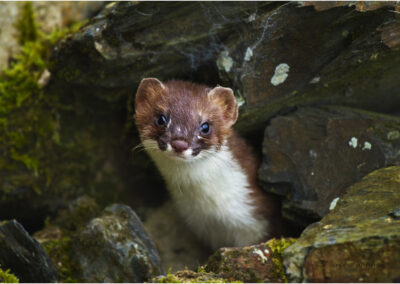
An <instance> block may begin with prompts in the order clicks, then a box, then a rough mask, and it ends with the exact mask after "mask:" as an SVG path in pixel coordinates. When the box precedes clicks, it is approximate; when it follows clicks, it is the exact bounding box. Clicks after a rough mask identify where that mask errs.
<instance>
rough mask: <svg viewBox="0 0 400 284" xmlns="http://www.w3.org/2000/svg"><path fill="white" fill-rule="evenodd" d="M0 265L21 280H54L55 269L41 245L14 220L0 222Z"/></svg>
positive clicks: (55, 279)
mask: <svg viewBox="0 0 400 284" xmlns="http://www.w3.org/2000/svg"><path fill="white" fill-rule="evenodd" d="M0 265H1V266H2V267H4V268H8V269H11V271H12V273H13V274H15V275H16V276H17V277H18V278H19V279H20V281H21V282H56V281H57V270H56V268H55V267H54V264H53V263H52V261H51V260H50V258H49V256H48V255H47V254H46V252H45V251H44V249H43V248H42V246H41V245H40V244H39V243H38V242H37V241H36V240H35V239H34V238H32V237H31V236H30V235H29V234H28V232H27V231H25V229H24V228H23V227H22V226H21V224H19V223H18V222H17V221H16V220H11V221H3V222H1V223H0Z"/></svg>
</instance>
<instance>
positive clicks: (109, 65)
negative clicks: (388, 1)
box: [51, 2, 400, 133]
mask: <svg viewBox="0 0 400 284" xmlns="http://www.w3.org/2000/svg"><path fill="white" fill-rule="evenodd" d="M353 6H354V5H346V6H342V7H335V8H332V9H326V10H323V11H318V10H315V9H314V7H312V6H307V7H302V6H301V5H299V4H298V3H285V2H275V3H267V2H235V3H231V4H230V5H226V4H225V3H221V2H188V3H179V4H171V3H168V4H167V3H158V4H157V5H154V4H153V3H149V2H140V3H136V2H135V3H133V2H129V3H128V2H123V3H117V4H114V3H113V4H110V5H109V6H108V7H107V8H106V9H104V10H103V11H102V12H101V13H100V15H99V16H97V17H96V18H94V19H93V20H92V21H91V22H90V24H89V25H87V26H86V27H84V28H83V29H81V31H79V32H78V33H76V34H74V35H73V36H72V37H71V38H68V39H67V40H65V41H64V42H63V43H62V44H61V45H60V46H59V47H58V49H56V50H55V52H54V53H53V62H54V64H53V67H52V69H51V72H52V74H54V77H53V78H52V79H53V81H52V83H53V86H55V87H56V86H62V85H63V84H66V83H67V84H69V85H70V87H76V88H78V87H79V88H80V89H81V90H96V92H95V93H96V95H97V96H101V97H106V98H108V99H109V100H115V99H117V98H120V97H121V96H122V97H124V96H129V95H130V94H131V93H132V90H134V89H135V88H136V87H137V84H138V82H139V81H140V80H141V78H143V77H149V76H151V77H158V78H160V79H162V80H166V79H171V78H181V79H191V80H194V81H200V82H202V83H208V84H217V83H219V84H221V83H222V84H226V85H227V86H230V87H233V88H234V90H235V93H236V95H237V96H238V98H239V99H240V100H241V102H242V103H244V102H245V105H244V106H243V107H242V110H241V116H240V117H241V118H240V120H239V121H238V125H237V127H238V129H240V130H241V131H242V132H246V133H247V132H252V131H255V130H256V129H262V128H264V126H265V124H266V121H267V119H269V118H271V117H272V116H273V115H274V114H276V113H278V112H281V111H285V110H286V109H288V108H291V107H294V106H296V105H298V104H303V105H309V104H316V103H323V104H345V105H348V106H357V107H361V108H366V109H370V110H377V111H385V112H391V111H395V110H396V109H399V106H400V99H399V96H397V95H396V94H397V93H396V92H397V91H396V90H397V89H398V87H399V82H398V80H397V74H398V73H399V71H400V70H399V69H400V67H399V66H400V64H399V62H400V53H399V51H398V50H397V49H396V48H395V46H393V45H387V44H385V43H384V41H382V37H384V38H385V36H386V35H388V34H389V35H390V34H391V33H390V32H389V33H388V32H387V30H388V29H389V30H390V31H393V27H392V26H393V25H394V26H396V22H398V19H397V15H396V13H393V9H394V8H393V7H382V8H381V7H379V6H377V7H375V8H374V9H376V10H371V9H372V8H369V9H364V10H363V11H364V12H360V11H355V10H354V9H355V8H354V7H353ZM377 8H379V9H377ZM359 10H360V9H359ZM178 27H179V28H178ZM294 27H295V28H294ZM315 27H318V28H315ZM390 27H392V28H390ZM390 42H392V43H393V42H394V41H393V40H392V41H390ZM59 88H60V87H59ZM378 95H379V98H380V99H379V100H377V99H376V98H377V96H378Z"/></svg>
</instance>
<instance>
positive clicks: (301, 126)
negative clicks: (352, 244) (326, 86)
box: [259, 106, 400, 228]
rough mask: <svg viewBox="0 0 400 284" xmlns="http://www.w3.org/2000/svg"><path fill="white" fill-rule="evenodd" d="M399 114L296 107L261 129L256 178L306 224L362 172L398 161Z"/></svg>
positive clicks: (287, 212)
mask: <svg viewBox="0 0 400 284" xmlns="http://www.w3.org/2000/svg"><path fill="white" fill-rule="evenodd" d="M399 131H400V118H398V117H392V116H386V115H380V114H376V113H372V112H365V111H361V110H356V109H350V108H345V107H334V106H331V107H321V108H312V107H304V108H299V109H298V110H296V111H294V112H293V113H290V114H288V115H285V116H278V117H275V118H273V119H272V120H271V122H270V124H269V126H268V127H267V128H266V129H265V137H264V144H263V155H264V158H263V163H262V165H261V167H260V170H259V179H260V181H261V182H262V186H263V187H264V189H265V190H267V191H269V192H272V193H275V194H279V195H282V196H283V197H285V199H284V202H283V209H282V210H283V216H284V217H285V219H287V220H289V221H291V223H292V224H294V225H297V226H300V227H303V228H304V227H305V226H307V225H308V224H310V223H312V222H315V221H317V220H319V219H320V218H322V217H323V216H324V215H325V214H327V213H328V212H329V206H330V204H331V202H332V201H333V200H334V199H335V198H337V197H341V196H342V195H343V194H344V193H345V192H346V187H348V186H350V185H351V184H353V183H355V182H356V181H358V180H360V179H361V178H362V177H363V176H365V175H366V174H368V173H370V172H372V171H374V170H376V169H378V168H381V167H386V166H389V165H399V164H400V135H397V133H400V132H399Z"/></svg>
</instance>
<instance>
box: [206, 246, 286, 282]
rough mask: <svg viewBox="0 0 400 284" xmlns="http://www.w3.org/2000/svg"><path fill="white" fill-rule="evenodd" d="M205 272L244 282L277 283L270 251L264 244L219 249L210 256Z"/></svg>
mask: <svg viewBox="0 0 400 284" xmlns="http://www.w3.org/2000/svg"><path fill="white" fill-rule="evenodd" d="M205 269H206V271H209V272H214V273H218V274H221V275H222V276H223V277H224V278H227V279H232V280H233V279H236V280H241V281H244V282H252V283H255V282H260V281H261V282H277V281H279V280H280V279H279V278H278V277H277V275H275V272H274V271H275V269H276V267H275V264H274V263H273V261H272V250H271V248H270V247H269V246H267V245H266V244H260V245H255V246H249V247H243V248H221V249H219V250H218V251H217V252H216V253H215V254H214V255H212V256H211V257H210V259H209V261H208V262H207V265H206V267H205Z"/></svg>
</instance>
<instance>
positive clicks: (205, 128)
mask: <svg viewBox="0 0 400 284" xmlns="http://www.w3.org/2000/svg"><path fill="white" fill-rule="evenodd" d="M237 116H238V107H237V104H236V100H235V97H234V95H233V92H232V90H231V89H228V88H223V87H216V88H214V89H210V88H207V87H205V86H202V85H197V84H193V83H189V82H183V81H170V82H167V83H165V84H163V83H161V82H160V81H159V80H157V79H154V78H148V79H143V80H142V82H141V83H140V85H139V88H138V91H137V94H136V99H135V120H136V125H137V127H138V130H139V133H140V136H141V139H142V143H143V145H144V146H145V147H146V149H147V150H148V151H154V152H159V153H163V155H165V156H166V157H170V158H172V159H178V160H183V161H192V160H195V159H197V158H199V157H202V156H203V155H205V153H211V152H213V151H214V152H215V151H218V150H219V149H220V147H221V145H222V144H223V143H224V141H225V140H226V139H227V138H228V136H229V135H230V134H231V131H232V130H231V126H232V125H233V124H234V123H235V122H236V119H237Z"/></svg>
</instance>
